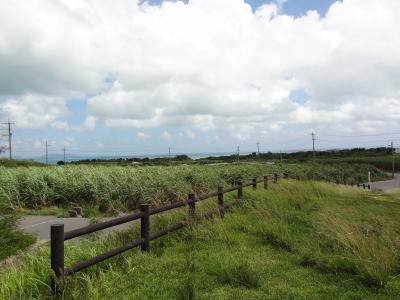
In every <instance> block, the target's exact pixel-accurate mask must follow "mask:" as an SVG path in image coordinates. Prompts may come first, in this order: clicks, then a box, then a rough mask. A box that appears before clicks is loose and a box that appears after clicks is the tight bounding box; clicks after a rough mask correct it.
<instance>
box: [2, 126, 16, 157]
mask: <svg viewBox="0 0 400 300" xmlns="http://www.w3.org/2000/svg"><path fill="white" fill-rule="evenodd" d="M1 124H2V125H6V126H7V129H8V134H5V135H4V136H8V153H9V159H10V160H12V143H11V137H12V132H11V125H14V124H15V123H11V122H10V120H8V122H7V123H1Z"/></svg>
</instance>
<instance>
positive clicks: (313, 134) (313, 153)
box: [311, 131, 315, 161]
mask: <svg viewBox="0 0 400 300" xmlns="http://www.w3.org/2000/svg"><path fill="white" fill-rule="evenodd" d="M311 136H312V156H313V161H315V133H314V131H313V132H312V133H311Z"/></svg>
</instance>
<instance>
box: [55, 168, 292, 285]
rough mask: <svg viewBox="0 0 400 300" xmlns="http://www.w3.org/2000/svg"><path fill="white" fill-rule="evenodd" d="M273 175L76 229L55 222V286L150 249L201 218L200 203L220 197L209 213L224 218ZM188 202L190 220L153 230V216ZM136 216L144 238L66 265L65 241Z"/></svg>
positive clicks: (239, 182) (265, 185)
mask: <svg viewBox="0 0 400 300" xmlns="http://www.w3.org/2000/svg"><path fill="white" fill-rule="evenodd" d="M278 178H279V176H278V174H276V173H275V174H274V175H273V177H272V179H273V182H274V183H277V181H278ZM283 178H288V174H287V173H285V174H284V175H283ZM268 180H269V176H264V177H263V179H260V180H258V179H257V178H254V179H253V180H252V181H251V182H249V183H243V182H242V181H237V182H236V183H235V184H234V186H232V187H230V188H223V187H218V190H217V191H215V192H211V193H208V194H204V195H200V196H196V195H195V194H188V198H187V200H186V201H180V202H176V203H172V204H170V205H167V206H164V207H157V208H150V206H149V205H148V204H141V205H140V207H139V212H137V213H134V214H131V215H127V216H124V217H120V218H116V219H112V220H110V221H106V222H102V223H98V224H94V225H89V226H86V227H82V228H79V229H76V230H72V231H68V232H64V224H55V225H52V226H51V232H50V257H51V269H52V271H53V273H54V274H53V276H52V288H53V290H55V291H56V290H57V286H58V282H59V280H60V279H61V278H62V277H63V276H68V275H72V274H74V273H76V272H79V271H81V270H83V269H85V268H87V267H90V266H92V265H94V264H97V263H99V262H101V261H104V260H106V259H109V258H111V257H113V256H116V255H118V254H121V253H123V252H125V251H128V250H130V249H133V248H135V247H139V246H140V247H141V250H142V251H145V252H148V251H149V250H150V241H152V240H155V239H158V238H160V237H162V236H164V235H166V234H168V233H170V232H174V231H177V230H179V229H182V228H183V227H185V226H187V225H189V226H190V225H193V224H195V223H196V221H197V216H196V203H197V202H199V201H203V200H206V199H210V198H213V197H217V204H218V208H217V209H216V210H215V211H211V212H209V213H207V214H206V215H205V217H211V216H212V215H213V214H215V213H217V214H219V216H220V217H221V218H224V214H225V210H227V209H229V208H231V207H233V206H235V205H237V204H239V203H241V201H242V198H243V188H245V187H248V186H252V187H253V189H256V188H257V183H261V182H264V188H265V189H268ZM236 190H237V198H236V199H234V200H232V201H231V202H230V203H229V204H226V203H224V194H225V193H229V192H232V191H236ZM184 206H186V207H187V208H188V220H189V222H182V223H178V224H175V225H172V226H170V227H168V228H165V229H162V230H160V231H157V232H153V233H151V232H150V216H152V215H155V214H159V213H162V212H165V211H169V210H172V209H176V208H179V207H184ZM135 220H140V239H138V240H135V241H132V242H131V243H129V244H127V245H124V246H122V247H119V248H115V249H113V250H111V251H108V252H106V253H103V254H101V255H98V256H95V257H93V258H91V259H88V260H85V261H82V262H79V263H77V264H75V265H73V266H71V267H69V268H65V266H64V242H65V241H67V240H70V239H73V238H76V237H80V236H83V235H86V234H89V233H93V232H97V231H100V230H103V229H106V228H110V227H113V226H117V225H120V224H124V223H127V222H132V221H135Z"/></svg>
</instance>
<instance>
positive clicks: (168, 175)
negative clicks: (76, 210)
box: [0, 163, 385, 212]
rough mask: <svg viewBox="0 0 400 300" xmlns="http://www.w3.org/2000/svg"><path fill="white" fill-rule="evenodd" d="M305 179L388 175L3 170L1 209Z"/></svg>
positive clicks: (247, 167) (201, 169) (315, 167)
mask: <svg viewBox="0 0 400 300" xmlns="http://www.w3.org/2000/svg"><path fill="white" fill-rule="evenodd" d="M285 171H288V172H289V173H290V174H291V175H293V176H300V177H301V178H304V179H316V180H323V181H336V182H338V183H343V182H347V183H355V182H357V181H365V180H366V179H367V173H368V171H371V172H372V177H373V179H382V178H385V176H384V175H383V174H382V173H381V172H379V171H378V170H377V169H375V168H374V167H372V166H370V165H354V164H332V165H328V164H311V163H310V164H275V165H269V164H255V163H252V164H250V163H249V164H245V163H244V164H231V165H222V166H200V165H192V166H185V165H181V166H171V167H161V166H159V167H156V166H153V167H151V166H147V167H118V166H109V167H106V166H71V165H68V166H50V167H45V168H42V167H40V168H37V167H28V168H2V167H0V208H3V209H5V210H9V211H10V210H11V211H15V210H18V209H21V208H29V209H40V208H43V207H49V206H58V207H70V206H72V205H80V206H84V207H90V208H93V207H98V208H99V209H100V210H101V211H102V212H108V211H126V210H132V209H135V208H136V207H137V205H138V203H141V202H147V203H152V204H153V205H160V204H163V203H168V202H171V201H176V200H182V199H186V197H187V193H189V192H191V191H193V192H195V193H196V194H201V193H206V192H209V191H211V190H215V189H216V188H217V186H218V185H225V186H227V185H230V184H231V182H232V180H234V179H245V180H247V179H251V178H254V177H256V176H262V175H266V174H273V173H274V172H278V173H280V174H282V173H283V172H285Z"/></svg>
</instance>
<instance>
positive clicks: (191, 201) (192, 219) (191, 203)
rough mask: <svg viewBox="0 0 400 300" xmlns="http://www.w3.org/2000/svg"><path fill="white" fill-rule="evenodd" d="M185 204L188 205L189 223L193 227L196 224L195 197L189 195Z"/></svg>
mask: <svg viewBox="0 0 400 300" xmlns="http://www.w3.org/2000/svg"><path fill="white" fill-rule="evenodd" d="M187 203H188V205H189V221H190V222H191V224H192V225H194V224H195V223H196V195H195V194H189V195H188V201H187Z"/></svg>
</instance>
